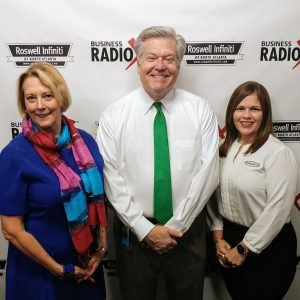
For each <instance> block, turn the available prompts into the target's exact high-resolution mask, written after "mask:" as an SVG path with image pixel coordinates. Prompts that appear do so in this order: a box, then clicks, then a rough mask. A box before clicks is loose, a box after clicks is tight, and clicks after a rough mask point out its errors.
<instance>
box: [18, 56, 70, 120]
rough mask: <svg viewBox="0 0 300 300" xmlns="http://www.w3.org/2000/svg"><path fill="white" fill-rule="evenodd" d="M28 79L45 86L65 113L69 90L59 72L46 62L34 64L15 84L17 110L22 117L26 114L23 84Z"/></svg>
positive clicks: (68, 101) (68, 103)
mask: <svg viewBox="0 0 300 300" xmlns="http://www.w3.org/2000/svg"><path fill="white" fill-rule="evenodd" d="M28 77H36V78H38V79H39V80H40V81H41V83H42V84H43V85H45V86H47V87H48V88H49V89H50V90H51V92H52V93H53V94H54V97H55V99H56V100H57V101H58V103H59V106H60V108H61V112H65V111H66V110H67V109H68V107H69V106H70V105H71V101H72V100H71V93H70V90H69V88H68V86H67V84H66V82H65V80H64V78H63V77H62V75H61V74H60V73H59V71H58V70H57V69H56V68H55V67H54V66H52V65H51V64H49V63H47V62H41V63H35V64H33V65H31V66H30V67H29V68H28V69H27V70H26V71H25V72H24V73H22V74H21V75H20V77H19V79H18V83H17V101H18V110H19V112H20V114H21V115H22V116H23V115H24V114H26V107H25V97H24V90H23V84H24V81H25V80H26V79H27V78H28Z"/></svg>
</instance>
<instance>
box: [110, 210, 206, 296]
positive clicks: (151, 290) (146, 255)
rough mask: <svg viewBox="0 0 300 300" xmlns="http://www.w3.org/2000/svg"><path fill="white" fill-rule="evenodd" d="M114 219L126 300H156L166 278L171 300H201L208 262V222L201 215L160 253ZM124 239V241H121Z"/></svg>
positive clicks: (167, 290) (121, 279)
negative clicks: (126, 239)
mask: <svg viewBox="0 0 300 300" xmlns="http://www.w3.org/2000/svg"><path fill="white" fill-rule="evenodd" d="M125 231H126V227H124V225H123V224H122V223H121V221H120V220H119V219H118V218H117V217H115V220H114V234H115V242H116V253H117V266H118V274H119V279H120V287H121V294H122V296H123V299H124V300H155V299H156V296H157V287H158V282H159V278H160V277H161V276H163V277H164V281H165V287H166V292H167V295H168V296H167V297H168V299H170V300H171V299H172V300H176V299H178V300H179V299H180V300H183V299H189V300H194V299H195V300H201V299H202V298H203V283H204V272H205V263H206V239H205V233H206V220H205V214H204V213H202V214H200V215H199V216H198V217H197V218H196V219H195V221H194V223H193V224H192V226H191V227H190V229H189V230H188V231H187V232H186V233H185V234H184V235H183V237H182V238H180V239H178V244H177V246H176V247H175V248H174V249H173V250H171V251H170V252H168V253H166V254H158V253H156V252H154V251H153V250H151V249H148V248H147V247H146V246H145V245H144V244H143V243H140V242H139V241H138V240H137V238H136V237H135V235H134V234H133V233H131V232H130V239H129V243H127V245H126V242H124V232H125ZM122 238H123V242H122Z"/></svg>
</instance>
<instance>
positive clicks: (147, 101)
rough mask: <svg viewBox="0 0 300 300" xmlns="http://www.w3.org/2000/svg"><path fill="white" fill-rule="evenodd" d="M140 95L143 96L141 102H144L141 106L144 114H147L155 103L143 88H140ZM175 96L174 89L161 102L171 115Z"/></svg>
mask: <svg viewBox="0 0 300 300" xmlns="http://www.w3.org/2000/svg"><path fill="white" fill-rule="evenodd" d="M140 94H141V100H142V101H141V105H142V109H143V112H144V113H145V114H147V113H148V111H149V110H150V108H151V107H152V105H153V103H154V102H155V101H154V100H153V99H152V98H151V97H150V96H149V95H148V93H147V92H146V91H145V90H144V89H143V88H142V87H141V88H140ZM174 95H175V89H174V88H172V89H171V90H170V92H169V93H168V94H167V95H166V96H165V97H164V98H162V99H161V100H160V102H161V103H162V105H163V107H164V108H165V110H166V111H167V112H168V113H170V112H171V110H172V105H173V103H174Z"/></svg>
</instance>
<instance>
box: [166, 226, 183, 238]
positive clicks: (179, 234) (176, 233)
mask: <svg viewBox="0 0 300 300" xmlns="http://www.w3.org/2000/svg"><path fill="white" fill-rule="evenodd" d="M166 228H167V229H168V232H169V234H170V236H172V237H175V238H180V237H182V236H183V233H182V232H181V231H177V230H175V229H171V228H168V227H166Z"/></svg>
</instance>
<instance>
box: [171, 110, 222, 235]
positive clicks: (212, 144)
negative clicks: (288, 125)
mask: <svg viewBox="0 0 300 300" xmlns="http://www.w3.org/2000/svg"><path fill="white" fill-rule="evenodd" d="M200 118H201V119H200V121H199V122H201V135H202V165H201V168H200V170H199V172H198V173H197V174H196V175H195V177H194V178H193V180H192V182H191V185H190V189H189V192H188V194H187V196H186V198H185V199H183V200H182V201H181V203H180V204H179V205H178V207H177V209H176V210H175V212H174V214H173V217H172V218H171V219H170V220H169V221H168V222H167V223H166V226H168V227H170V228H173V229H176V230H178V231H182V232H185V231H187V230H188V229H189V227H190V226H191V224H192V223H193V221H194V219H195V218H196V217H197V216H198V215H199V213H200V212H201V211H202V209H203V208H204V206H205V204H206V202H207V201H208V199H209V198H210V196H211V195H212V193H213V191H214V190H215V189H216V187H217V185H218V184H219V158H218V146H219V136H218V125H217V120H216V117H215V115H214V113H213V111H212V110H211V109H210V108H209V106H208V104H205V105H204V108H203V112H202V115H201V116H200Z"/></svg>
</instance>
